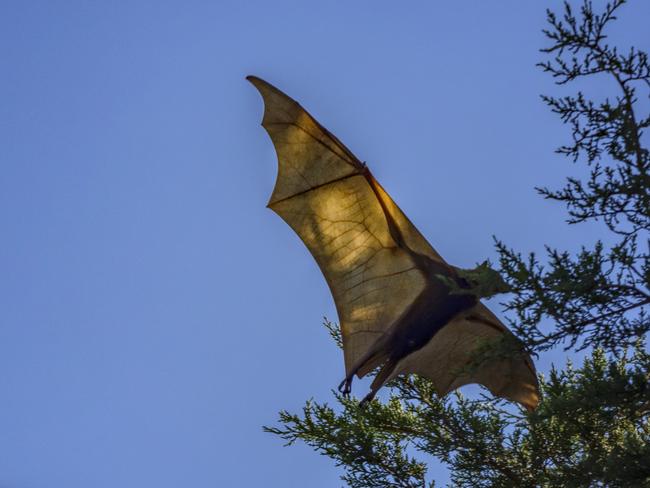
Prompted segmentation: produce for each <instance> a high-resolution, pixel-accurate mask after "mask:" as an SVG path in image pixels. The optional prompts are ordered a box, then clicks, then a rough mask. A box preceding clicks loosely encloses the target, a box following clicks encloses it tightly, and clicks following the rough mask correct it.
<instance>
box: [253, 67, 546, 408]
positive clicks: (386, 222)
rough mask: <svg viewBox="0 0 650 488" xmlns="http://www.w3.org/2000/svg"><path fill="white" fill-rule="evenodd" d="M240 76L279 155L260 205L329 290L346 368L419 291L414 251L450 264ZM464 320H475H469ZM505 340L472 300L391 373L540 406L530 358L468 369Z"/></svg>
mask: <svg viewBox="0 0 650 488" xmlns="http://www.w3.org/2000/svg"><path fill="white" fill-rule="evenodd" d="M248 80H249V81H251V83H253V85H255V87H256V88H257V89H258V90H259V91H260V93H261V94H262V97H263V99H264V106H265V110H264V117H263V120H262V125H263V126H264V128H265V129H266V130H267V132H268V133H269V135H270V137H271V140H272V142H273V144H274V146H275V149H276V152H277V155H278V176H277V180H276V183H275V188H274V190H273V193H272V195H271V199H270V201H269V205H268V206H269V207H270V208H271V209H273V210H274V211H275V212H276V213H277V214H279V215H280V216H281V217H282V218H283V219H284V220H285V221H286V222H287V223H288V224H289V225H290V226H291V227H292V228H293V230H294V231H295V232H296V233H297V234H298V235H299V236H300V238H301V239H302V241H303V242H304V243H305V245H306V246H307V248H308V249H309V251H310V252H311V254H312V255H313V256H314V258H315V259H316V262H317V263H318V265H319V266H320V269H321V271H322V272H323V275H324V276H325V279H326V280H327V283H328V284H329V287H330V290H331V292H332V295H333V297H334V301H335V303H336V308H337V312H338V315H339V321H340V324H341V331H342V335H343V349H344V353H345V365H346V371H348V372H349V371H350V370H351V367H352V365H353V364H354V363H355V362H356V361H357V360H358V359H359V358H360V357H361V356H363V355H364V353H365V352H366V351H367V350H368V348H369V347H370V346H371V345H372V344H373V343H374V342H375V340H376V339H377V338H378V337H379V336H380V335H381V334H382V333H383V332H384V331H385V330H386V329H387V328H389V327H390V326H391V325H392V324H393V323H395V322H396V321H397V320H398V319H399V318H400V316H402V314H403V313H404V312H405V311H406V310H407V308H408V307H409V306H410V305H411V304H413V303H414V302H415V301H416V299H417V297H418V296H419V295H420V294H421V293H422V292H423V291H424V289H425V287H426V283H427V281H426V280H427V278H426V277H425V276H424V274H423V273H422V271H421V270H420V269H418V268H417V267H416V263H415V262H414V258H413V253H417V254H421V255H425V256H428V257H429V258H430V259H432V260H434V261H437V262H439V263H442V264H444V265H446V266H448V265H447V264H446V263H445V261H444V260H443V259H442V257H441V256H440V255H439V254H438V253H437V252H436V251H435V250H434V249H433V247H432V246H431V245H430V244H429V243H428V242H427V240H426V239H425V238H424V237H423V236H422V234H420V232H419V231H418V230H417V228H416V227H415V226H414V225H413V224H412V223H411V222H410V221H409V219H408V218H407V217H406V216H405V215H404V213H403V212H402V211H401V210H400V209H399V207H398V206H397V205H396V204H395V202H393V200H392V199H391V198H390V196H389V195H388V194H387V193H386V192H385V191H384V189H383V188H382V187H381V185H379V183H378V182H377V181H376V180H375V179H374V177H373V176H372V174H371V173H370V172H369V171H368V170H367V169H366V167H365V165H364V164H362V163H361V162H360V161H359V160H358V159H357V158H356V157H355V156H354V155H353V154H352V153H351V152H350V150H348V149H347V148H346V147H345V146H344V145H343V144H342V143H341V142H340V141H339V140H338V139H337V138H336V137H335V136H334V135H332V134H331V133H330V132H329V131H327V129H325V128H324V127H322V126H321V125H320V124H319V123H318V122H317V121H316V120H315V119H314V118H313V117H312V116H311V115H309V113H307V112H306V111H305V110H304V109H303V108H302V107H301V106H300V105H299V104H298V103H297V102H295V101H294V100H292V99H291V98H290V97H288V96H287V95H285V94H284V93H282V92H281V91H280V90H278V89H277V88H275V87H273V86H272V85H270V84H268V83H266V82H265V81H263V80H261V79H259V78H256V77H252V76H250V77H248ZM471 315H474V316H477V317H480V318H481V320H472V319H468V318H467V317H468V316H471ZM503 334H510V332H509V331H508V329H507V328H506V327H505V326H504V325H503V324H502V323H501V322H500V321H499V319H497V317H495V316H494V314H492V312H490V311H489V310H488V309H487V308H486V307H485V306H483V305H482V304H479V305H477V306H476V307H475V308H474V309H473V310H472V311H470V312H468V313H464V314H463V315H462V317H458V318H456V319H455V320H452V321H451V322H450V323H449V324H447V325H445V326H444V327H443V328H442V329H441V330H440V331H439V332H438V333H437V334H436V335H435V336H434V337H433V339H431V340H430V341H429V342H428V343H427V344H426V345H425V346H424V347H423V348H421V349H419V350H418V351H415V352H413V353H411V354H410V355H408V356H406V357H405V358H403V359H402V360H401V361H400V362H399V363H398V365H397V367H396V368H395V370H394V372H393V374H392V377H395V376H396V375H398V374H401V373H417V374H420V375H422V376H425V377H428V378H430V379H431V380H432V381H433V383H434V386H435V388H436V390H437V391H438V393H439V394H441V395H444V394H446V393H448V392H449V391H451V390H454V389H456V388H458V387H460V386H462V385H465V384H468V383H479V384H482V385H484V386H485V387H487V388H488V389H489V390H490V391H492V393H493V394H495V395H499V396H503V397H505V398H509V399H511V400H514V401H517V402H520V403H522V404H523V405H525V406H527V407H528V408H532V407H534V406H536V405H537V403H538V393H537V379H536V376H535V370H534V367H533V365H532V362H531V361H530V359H529V358H528V357H524V358H513V359H508V360H499V361H497V360H491V361H489V362H488V363H487V364H482V365H480V368H477V369H475V370H473V371H472V372H471V373H469V372H468V368H467V366H468V364H469V363H470V361H472V359H473V358H474V353H475V352H476V350H477V348H478V347H480V346H481V345H482V344H483V343H484V342H485V341H490V340H494V339H495V338H498V337H499V336H502V335H503ZM364 371H365V370H364ZM366 372H367V371H366Z"/></svg>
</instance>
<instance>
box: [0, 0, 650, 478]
mask: <svg viewBox="0 0 650 488" xmlns="http://www.w3.org/2000/svg"><path fill="white" fill-rule="evenodd" d="M544 3H547V4H548V3H549V2H520V1H514V0H511V1H503V2H481V1H476V0H475V1H456V2H431V1H414V2H388V1H376V0H373V1H371V0H358V1H355V2H343V1H330V2H322V1H321V2H313V1H294V2H289V1H284V0H273V1H246V2H243V1H231V2H229V1H210V2H208V1H182V2H181V1H176V2H169V1H155V2H154V1H129V2H126V1H124V2H98V1H85V2H81V1H72V0H67V1H52V0H48V1H14V2H12V1H3V2H2V3H0V63H1V66H2V75H1V76H0V97H1V100H0V102H1V103H0V169H1V172H0V232H1V234H0V239H1V240H0V395H1V397H0V487H2V488H46V487H47V488H89V487H90V488H114V487H120V488H131V487H133V488H135V487H156V488H167V487H170V488H171V487H181V486H187V487H193V488H204V487H205V488H207V487H230V486H245V487H248V486H250V487H256V486H269V487H304V486H309V487H314V488H320V487H323V488H324V487H332V486H340V485H341V482H340V481H338V476H339V475H340V471H339V470H338V469H337V468H336V467H334V466H333V463H332V462H331V461H330V460H329V459H327V458H325V457H322V456H318V455H317V454H315V453H313V452H312V451H311V449H309V448H307V447H305V446H301V445H299V446H296V447H292V448H283V447H282V442H281V441H280V440H279V439H276V438H274V437H272V436H270V435H268V434H264V433H263V432H262V429H261V426H262V425H264V424H266V425H269V424H273V423H274V422H275V421H276V418H277V412H278V411H279V410H280V409H288V410H291V411H297V410H298V409H299V408H300V407H301V405H302V404H303V402H304V400H305V399H307V398H310V397H314V398H315V399H318V400H321V401H324V400H325V401H328V400H331V398H332V396H331V393H330V390H331V389H332V388H334V387H335V386H336V385H337V384H338V383H339V381H340V380H341V379H342V376H343V361H342V356H341V353H340V352H339V351H338V350H337V349H336V347H335V346H334V345H333V343H332V342H331V341H330V340H329V338H328V336H327V333H326V331H325V330H324V329H323V327H321V325H320V324H321V318H322V317H323V316H327V317H330V318H332V319H336V313H335V309H334V305H333V301H332V299H331V297H330V295H329V292H328V289H327V287H326V284H325V281H324V279H323V278H322V276H321V274H320V272H319V271H318V268H317V266H316V264H315V263H314V262H313V260H312V258H311V257H310V255H309V254H308V252H307V250H306V249H305V248H304V247H303V245H302V244H301V243H300V241H299V239H298V238H297V237H296V236H295V235H294V234H293V232H292V231H291V230H290V229H289V228H288V227H287V226H286V225H285V224H284V223H283V222H282V221H281V220H280V218H279V217H277V216H276V215H275V214H273V213H272V212H271V211H270V210H268V209H266V208H265V204H266V201H267V199H268V197H269V195H270V191H271V189H272V186H273V181H274V178H275V155H274V151H273V148H272V145H271V143H270V140H269V139H268V137H267V135H266V133H265V132H264V131H263V129H262V128H261V127H260V126H259V123H260V120H261V113H262V102H261V98H260V97H259V95H258V94H257V92H256V91H255V90H254V89H253V87H252V86H250V85H249V84H248V83H247V82H246V81H245V80H244V77H245V76H246V75H248V74H255V75H258V76H260V77H262V78H265V79H267V80H268V81H270V82H272V83H274V84H276V85H277V86H278V87H279V88H280V89H282V90H283V91H285V92H286V93H288V94H290V95H291V96H293V97H294V98H296V99H297V100H299V101H300V102H301V103H302V104H303V105H304V106H305V107H306V108H307V109H308V110H310V112H311V113H312V114H313V115H315V116H316V117H317V118H318V119H319V120H320V121H321V122H322V123H323V124H324V125H325V126H326V127H328V128H329V129H330V130H331V131H332V132H334V133H335V134H336V135H337V136H339V138H340V139H341V140H342V141H343V142H344V143H345V144H346V145H347V146H348V147H350V148H351V150H352V151H353V152H355V154H356V155H357V156H358V157H359V158H360V159H362V160H365V161H367V162H368V165H369V166H370V167H371V169H372V170H373V172H374V173H375V175H376V177H377V178H378V179H379V180H380V181H381V183H382V184H383V186H384V187H385V188H386V189H387V190H388V191H389V192H390V193H391V194H392V196H393V198H394V199H395V200H396V201H397V203H398V204H399V205H400V206H401V207H402V209H403V210H404V211H405V212H406V213H407V214H408V215H409V216H410V217H411V219H412V220H413V221H414V223H415V224H416V225H417V226H418V227H419V228H420V229H421V231H422V232H423V233H424V235H425V236H427V237H428V238H429V239H430V241H431V242H432V244H433V245H434V247H436V248H437V250H438V251H439V252H440V253H441V254H442V255H443V256H444V257H445V258H446V259H447V260H448V261H449V262H451V263H452V264H455V265H459V266H465V267H470V266H473V265H474V264H476V263H477V262H479V261H482V260H483V259H485V258H489V257H492V258H494V256H495V252H494V249H493V245H492V235H496V236H498V237H499V238H501V239H503V240H504V241H506V242H507V243H508V244H510V245H511V246H513V247H515V248H517V249H519V250H521V251H523V252H527V251H531V250H535V251H540V250H542V249H543V244H544V243H548V244H550V245H554V246H560V247H566V248H569V249H576V248H577V247H578V245H579V244H580V243H586V242H590V241H593V240H594V239H595V238H597V237H599V236H600V235H601V231H602V229H600V228H599V227H597V226H582V227H568V226H566V225H565V224H564V223H563V221H562V219H563V216H564V212H563V210H562V208H561V207H560V206H558V205H556V204H552V203H549V202H544V201H542V200H541V199H540V198H539V197H538V196H536V194H535V192H534V190H533V187H534V186H535V185H550V186H558V185H559V184H560V183H561V181H562V179H563V176H564V175H565V174H568V173H569V172H572V173H574V174H575V173H576V172H579V170H578V168H577V167H572V166H571V165H570V164H569V163H568V162H567V161H565V160H563V159H562V158H560V157H559V156H555V155H554V154H553V149H554V147H556V146H557V145H559V144H561V143H562V142H565V141H566V140H567V137H568V131H567V130H566V128H564V127H562V126H561V125H560V123H559V122H558V120H557V119H556V118H555V116H553V115H552V114H551V113H549V112H548V111H547V109H546V108H545V107H544V106H543V104H542V103H541V102H540V100H539V94H540V93H549V92H554V93H557V92H558V91H557V89H555V88H554V87H553V86H552V83H551V80H550V79H549V77H547V76H546V75H543V74H542V73H541V72H540V71H539V70H538V69H536V68H535V66H534V65H535V63H536V62H537V61H539V60H540V54H539V53H538V51H537V50H538V48H540V47H542V46H543V45H544V40H543V38H542V35H541V33H540V29H541V28H542V27H543V23H544V5H543V4H544ZM596 3H599V2H596ZM550 5H552V6H558V5H559V2H555V1H553V2H550ZM648 19H650V2H642V1H635V2H633V4H632V5H629V6H627V7H626V8H624V9H623V18H622V19H621V23H620V24H619V27H617V29H616V31H615V32H616V35H617V36H618V37H617V38H618V39H621V40H622V41H623V43H624V44H625V43H628V42H632V43H636V44H637V45H639V46H640V47H645V48H646V49H647V48H648V43H649V42H648V41H650V40H649V39H648V31H647V21H648ZM601 88H602V89H603V90H605V89H606V88H607V87H606V86H605V85H603V86H602V87H599V89H601ZM493 308H494V309H495V311H497V312H498V311H499V307H498V305H495V307H493ZM551 361H556V362H558V361H559V362H560V363H563V362H564V354H563V353H562V352H561V351H560V352H557V353H554V354H550V355H546V356H543V357H542V358H540V361H539V369H540V370H541V371H547V370H548V367H549V365H550V363H551ZM355 386H356V388H355V392H357V393H358V394H361V393H363V391H365V387H364V386H363V385H361V384H359V383H356V384H355ZM431 475H432V477H433V478H436V479H443V480H444V479H445V478H446V475H445V473H444V471H443V470H441V468H439V467H434V468H432V472H431Z"/></svg>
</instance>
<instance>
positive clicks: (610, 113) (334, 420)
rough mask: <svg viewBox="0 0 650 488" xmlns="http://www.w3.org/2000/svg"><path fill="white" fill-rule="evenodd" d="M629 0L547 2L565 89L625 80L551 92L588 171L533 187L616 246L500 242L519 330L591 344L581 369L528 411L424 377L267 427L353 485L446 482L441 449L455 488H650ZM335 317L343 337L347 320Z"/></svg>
mask: <svg viewBox="0 0 650 488" xmlns="http://www.w3.org/2000/svg"><path fill="white" fill-rule="evenodd" d="M625 3H626V1H625V0H614V1H613V2H611V3H608V4H607V5H606V6H605V7H604V8H603V9H602V10H600V11H596V10H595V9H594V8H593V6H592V3H591V2H589V1H585V2H583V3H582V5H581V6H580V8H579V10H577V11H574V10H573V8H572V7H571V5H570V4H569V3H568V2H565V4H564V10H563V12H561V13H560V14H557V13H555V12H552V11H550V10H549V11H547V29H546V30H544V34H545V36H546V39H547V41H548V46H547V47H545V48H543V49H542V50H541V51H542V53H543V55H544V57H545V58H544V60H543V62H541V63H540V64H539V67H540V68H541V69H542V70H543V71H545V72H546V73H548V74H549V75H550V76H551V77H552V78H553V79H554V81H555V83H558V84H560V85H572V84H573V85H575V84H579V85H580V86H587V84H588V83H589V80H591V79H593V78H594V77H596V76H599V77H603V76H604V77H609V78H610V79H611V80H612V81H613V82H614V83H613V86H615V87H616V91H615V92H613V93H612V94H611V95H610V97H609V98H605V99H602V100H594V99H591V98H590V97H589V96H587V95H586V94H584V93H583V92H581V91H576V92H575V94H573V95H570V96H563V97H559V98H556V97H552V96H542V100H543V101H544V103H546V105H547V106H548V107H549V108H550V110H552V111H553V112H554V113H556V114H557V115H558V116H559V118H560V119H561V121H562V122H564V123H565V124H566V125H567V126H568V128H569V129H570V140H569V142H568V143H567V144H565V145H562V146H561V147H559V148H558V149H557V152H558V153H559V154H561V155H564V156H566V157H568V158H569V159H570V160H571V161H573V162H576V163H578V164H583V165H586V166H587V168H588V172H589V176H588V178H587V179H586V180H585V181H582V180H580V179H578V178H568V179H567V181H566V184H565V186H564V187H562V188H560V189H549V188H538V189H537V191H538V192H539V194H540V195H541V196H542V197H543V198H546V199H549V200H552V201H556V202H560V203H562V204H564V205H566V208H567V211H568V222H569V223H570V224H572V225H579V224H581V223H583V222H588V221H599V222H601V223H602V225H604V226H605V228H606V229H607V231H608V237H607V240H606V242H604V241H596V242H593V243H585V245H584V246H583V247H582V249H581V250H580V251H579V252H578V253H575V254H572V253H570V252H567V251H563V250H559V249H554V248H550V247H547V248H546V255H545V256H543V257H541V258H540V257H539V256H536V255H535V254H528V255H522V254H521V253H519V252H517V251H515V250H513V249H511V248H510V247H508V246H507V245H506V244H505V243H504V242H502V241H499V240H497V241H496V248H497V252H498V254H499V271H500V273H501V275H502V277H503V278H504V280H505V281H506V282H507V283H508V284H509V285H510V287H511V289H512V293H511V294H510V295H508V296H506V300H507V301H506V302H505V303H504V306H505V311H506V316H507V318H508V321H509V326H510V328H511V329H512V330H514V331H515V332H516V334H517V335H518V336H519V337H520V338H521V339H522V341H523V342H524V344H525V345H526V347H527V348H528V349H529V350H530V351H531V352H533V353H538V354H543V353H544V351H547V350H549V349H551V348H558V347H559V348H565V349H566V350H568V351H581V350H586V351H587V352H588V355H587V357H586V359H585V360H584V361H583V362H582V364H581V365H580V366H574V365H572V364H571V363H570V362H569V363H567V364H566V365H564V367H563V369H552V370H551V371H550V372H549V373H548V374H546V375H541V378H540V386H541V390H542V401H541V403H540V405H539V407H538V408H537V410H535V411H534V412H531V413H528V412H525V411H524V410H521V409H516V408H515V407H512V406H511V405H507V404H505V403H504V402H503V401H500V400H498V399H494V398H491V397H488V396H484V397H481V398H479V399H468V398H466V397H464V396H463V395H462V394H455V395H451V396H450V397H447V398H440V397H438V396H437V395H436V393H435V392H434V391H433V388H432V385H431V384H430V382H429V381H427V380H426V379H424V378H420V377H417V376H415V375H410V376H406V377H399V378H397V379H396V380H394V381H393V382H392V383H390V385H389V389H390V398H389V399H388V401H386V402H381V401H379V400H376V401H373V402H372V403H370V404H369V405H368V406H367V407H366V408H364V409H360V408H359V406H358V400H357V399H347V398H344V397H342V396H341V395H339V394H338V393H336V392H334V399H335V402H336V404H335V405H334V406H330V405H328V404H320V403H317V402H314V401H311V400H310V401H307V402H306V404H305V406H304V408H303V410H302V412H300V413H298V414H292V413H289V412H286V411H283V412H280V419H279V425H277V426H273V427H265V430H266V431H268V432H270V433H273V434H275V435H277V436H280V437H281V438H282V439H284V440H285V441H286V442H287V443H288V444H292V443H294V442H296V441H303V442H305V443H307V444H308V445H310V446H312V447H313V448H314V449H315V450H316V451H318V452H320V453H321V454H324V455H326V456H328V457H330V458H332V460H333V461H334V462H335V463H336V464H337V465H339V466H341V467H342V468H343V470H344V475H343V477H342V479H343V480H344V481H345V482H346V483H347V484H348V485H349V486H350V487H353V488H362V487H363V488H366V487H382V488H383V487H399V488H415V487H425V486H435V482H434V481H430V480H429V477H427V461H426V459H427V458H428V457H430V456H434V457H436V458H438V459H439V460H441V461H442V462H443V463H444V464H445V465H446V466H447V467H448V468H449V472H450V479H451V485H452V486H458V487H556V486H569V487H583V486H584V487H592V486H607V487H645V486H648V487H650V385H649V380H650V354H649V353H648V352H647V350H646V347H645V345H644V339H645V336H646V334H647V333H648V330H650V317H649V316H648V312H647V308H648V304H649V303H650V258H649V253H648V247H649V246H650V240H649V233H648V231H649V230H650V171H649V170H650V152H649V150H648V148H647V147H645V146H644V135H643V132H644V130H646V129H647V128H648V126H650V113H649V111H648V103H647V101H648V96H649V93H650V64H649V63H648V56H647V54H646V53H645V52H643V51H640V50H638V49H635V48H630V49H626V50H621V49H619V48H618V47H617V46H614V45H611V44H610V43H609V41H608V38H607V35H606V30H607V28H608V26H609V25H610V24H611V23H612V22H614V21H615V20H616V17H617V15H619V14H620V13H621V11H622V10H623V9H621V7H622V6H623V5H624V4H625ZM630 10H632V9H630ZM627 14H628V15H633V12H632V11H630V12H627ZM642 34H647V33H642ZM646 137H647V136H646ZM549 323H550V324H551V326H552V327H551V328H550V330H549V327H547V326H544V324H549ZM325 325H326V327H327V328H328V329H329V330H330V333H331V335H332V338H333V339H334V341H335V342H336V343H337V344H338V345H339V346H340V344H341V338H340V334H339V331H338V328H337V326H336V325H335V324H333V323H330V322H326V324H325ZM496 353H499V352H498V351H497V352H496Z"/></svg>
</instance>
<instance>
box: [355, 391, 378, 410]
mask: <svg viewBox="0 0 650 488" xmlns="http://www.w3.org/2000/svg"><path fill="white" fill-rule="evenodd" d="M373 398H375V392H374V391H371V392H370V393H368V394H367V395H366V396H365V397H363V400H361V401H360V402H359V408H366V406H367V405H368V404H369V403H370V402H371V401H372V399H373Z"/></svg>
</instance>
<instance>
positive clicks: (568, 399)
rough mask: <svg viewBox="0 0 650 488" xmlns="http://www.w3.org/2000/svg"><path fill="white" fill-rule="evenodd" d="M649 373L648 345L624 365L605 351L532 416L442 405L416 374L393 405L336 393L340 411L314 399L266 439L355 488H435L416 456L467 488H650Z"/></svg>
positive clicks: (461, 402) (477, 405)
mask: <svg viewBox="0 0 650 488" xmlns="http://www.w3.org/2000/svg"><path fill="white" fill-rule="evenodd" d="M648 371H650V355H648V354H647V353H646V352H645V351H644V348H643V347H642V346H641V345H640V344H639V345H638V346H637V347H636V348H635V349H634V350H633V353H632V354H630V355H629V357H628V356H622V357H621V358H619V359H617V360H609V359H608V358H607V356H606V355H605V353H604V352H603V351H602V350H596V351H595V352H594V353H593V354H592V355H591V356H590V357H588V358H587V359H586V360H585V362H584V364H583V365H582V366H581V367H580V368H579V369H574V368H573V367H572V366H571V365H570V364H569V365H568V366H567V368H566V369H565V370H563V371H558V370H552V371H551V373H550V375H549V378H548V380H545V379H543V378H542V381H541V388H542V392H543V400H542V403H541V404H540V406H539V408H538V409H537V410H536V411H535V412H534V413H532V414H525V413H524V411H523V410H520V411H518V412H514V413H513V412H512V411H510V410H507V409H505V408H504V405H503V402H502V401H497V400H493V399H487V398H483V399H480V400H470V399H467V398H465V397H463V396H462V395H461V394H456V395H455V397H453V398H440V397H438V396H437V395H436V394H435V393H434V391H433V387H432V385H431V383H430V382H429V381H428V380H426V379H424V378H420V377H417V376H414V375H412V376H409V377H400V378H398V379H397V380H396V381H394V382H393V383H392V384H391V385H390V393H391V396H390V399H389V400H388V401H387V402H386V403H380V402H372V403H371V404H369V405H368V407H367V408H366V409H360V408H359V406H358V401H357V400H355V399H345V398H343V397H342V396H340V395H338V394H337V393H334V396H335V399H336V401H337V402H338V404H339V406H338V407H337V408H333V407H330V406H328V405H327V404H319V403H316V402H314V401H311V400H310V401H308V402H307V404H306V405H305V407H304V408H303V411H302V414H301V415H295V414H290V413H288V412H281V413H280V423H281V424H282V426H281V427H266V428H265V430H266V431H268V432H271V433H273V434H276V435H279V436H280V437H282V438H283V439H285V440H286V441H287V442H288V443H289V444H291V443H293V442H295V441H297V440H302V441H304V442H306V443H307V444H308V445H310V446H312V447H313V448H314V449H315V450H317V451H319V452H320V453H322V454H324V455H327V456H329V457H331V458H332V459H334V460H335V461H336V462H337V464H338V465H340V466H343V467H344V468H345V471H346V474H345V475H344V477H343V479H344V480H345V481H346V483H348V485H349V486H351V487H355V488H356V487H377V488H379V487H386V486H390V487H405V488H406V487H409V488H411V487H424V486H434V483H433V482H430V483H429V484H427V482H426V481H425V473H426V465H425V463H424V462H422V461H418V460H417V459H416V458H415V455H416V454H425V455H432V456H435V457H437V458H439V459H440V460H442V461H443V462H445V463H446V464H447V465H448V466H449V468H450V470H451V479H452V483H453V486H459V487H513V486H516V487H539V486H541V487H555V486H611V487H628V486H629V487H643V486H650V463H648V462H647V460H648V459H650V387H649V386H648Z"/></svg>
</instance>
